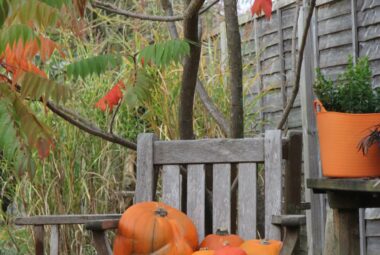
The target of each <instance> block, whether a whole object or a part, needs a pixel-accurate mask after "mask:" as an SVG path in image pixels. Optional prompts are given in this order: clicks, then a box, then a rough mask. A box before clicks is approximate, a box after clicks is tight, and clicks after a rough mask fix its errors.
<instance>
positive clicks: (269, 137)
mask: <svg viewBox="0 0 380 255" xmlns="http://www.w3.org/2000/svg"><path fill="white" fill-rule="evenodd" d="M264 145H265V238H268V239H276V240H281V228H280V227H279V226H276V225H273V224H272V215H281V213H282V203H281V199H282V185H281V184H282V148H281V131H280V130H270V131H267V132H266V133H265V143H264Z"/></svg>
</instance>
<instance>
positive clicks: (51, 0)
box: [40, 0, 72, 9]
mask: <svg viewBox="0 0 380 255" xmlns="http://www.w3.org/2000/svg"><path fill="white" fill-rule="evenodd" d="M40 1H41V2H44V3H45V4H47V5H50V6H51V7H54V8H57V9H61V7H62V5H66V6H68V5H70V4H72V2H71V1H70V0H40Z"/></svg>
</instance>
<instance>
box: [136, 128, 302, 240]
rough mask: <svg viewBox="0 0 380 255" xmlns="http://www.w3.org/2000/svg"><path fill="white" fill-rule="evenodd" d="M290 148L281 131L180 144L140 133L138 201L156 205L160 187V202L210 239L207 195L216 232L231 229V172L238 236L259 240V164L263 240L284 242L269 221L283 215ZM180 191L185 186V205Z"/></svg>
mask: <svg viewBox="0 0 380 255" xmlns="http://www.w3.org/2000/svg"><path fill="white" fill-rule="evenodd" d="M287 144H289V143H288V142H287V139H285V138H282V133H281V131H279V130H271V131H266V132H265V137H262V138H246V139H205V140H180V141H158V140H157V139H156V138H155V136H154V135H153V134H140V135H139V137H138V143H137V181H136V191H135V202H140V201H153V200H155V199H156V194H155V193H156V187H157V186H159V187H162V189H160V190H161V195H160V196H159V197H160V201H163V202H164V203H167V204H169V205H171V206H173V207H176V208H178V209H181V210H183V211H185V212H186V213H187V215H189V216H190V217H191V218H192V219H193V222H194V223H195V225H196V227H197V229H198V233H199V238H200V240H201V239H203V237H204V236H205V235H206V233H205V224H206V221H207V219H206V217H205V211H206V210H205V208H206V207H205V204H206V197H207V196H209V197H212V229H213V232H215V231H216V229H218V228H224V229H228V230H231V205H234V204H235V203H232V200H233V199H231V175H233V173H232V172H231V170H237V173H236V176H237V186H238V187H237V190H238V194H237V203H236V204H237V205H236V206H237V217H236V219H237V233H238V234H239V235H240V236H242V237H243V238H244V239H251V238H255V237H256V233H257V227H256V226H257V172H258V164H264V171H265V175H264V177H265V185H264V190H265V200H264V204H265V238H270V239H281V229H280V228H279V227H278V226H276V225H273V224H272V223H271V219H272V215H281V214H282V213H284V207H283V197H284V196H283V186H284V185H283V180H284V178H283V167H282V166H283V165H284V161H283V158H284V156H285V158H286V157H288V156H289V155H288V154H289V151H288V150H286V152H285V153H283V147H284V146H286V145H287ZM284 148H285V147H284ZM298 156H299V157H300V156H301V155H298ZM206 170H207V171H212V188H211V190H212V191H211V192H212V194H207V193H209V192H210V190H208V189H207V185H206ZM159 171H161V174H160V178H159V177H158V176H159V175H158V173H159ZM157 180H160V182H161V183H159V184H157ZM183 181H185V182H186V185H183V184H184V183H182V182H183ZM182 187H186V194H187V197H186V198H185V199H184V200H183V198H182V195H183V190H182ZM210 195H211V196H210ZM184 203H185V204H184Z"/></svg>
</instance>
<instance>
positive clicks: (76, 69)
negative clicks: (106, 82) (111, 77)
mask: <svg viewBox="0 0 380 255" xmlns="http://www.w3.org/2000/svg"><path fill="white" fill-rule="evenodd" d="M121 63H122V58H121V57H120V56H115V55H100V56H96V57H91V58H87V59H83V60H80V61H78V62H75V63H72V64H70V65H68V66H67V67H66V70H67V74H68V75H69V76H71V77H74V79H78V78H79V77H81V78H83V79H84V78H86V77H87V76H89V75H93V74H96V75H100V74H101V73H104V72H105V71H107V70H110V69H113V68H115V67H116V66H119V65H120V64H121Z"/></svg>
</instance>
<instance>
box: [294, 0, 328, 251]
mask: <svg viewBox="0 0 380 255" xmlns="http://www.w3.org/2000/svg"><path fill="white" fill-rule="evenodd" d="M308 8H310V7H309V1H308V0H303V7H302V8H301V10H300V11H301V12H300V18H299V22H298V31H299V32H298V38H299V41H300V39H301V38H302V33H303V30H304V27H305V20H306V15H307V13H308ZM311 37H312V30H311V29H309V35H308V40H307V44H306V48H305V53H304V57H303V64H302V72H301V83H300V97H301V109H302V112H301V115H302V130H303V144H304V146H303V152H304V153H303V155H304V169H305V180H306V179H308V178H318V177H320V169H319V150H318V141H317V131H316V120H315V114H314V111H313V100H314V94H313V79H314V77H313V73H314V67H313V48H312V40H311V39H312V38H311ZM305 187H306V185H305ZM305 200H306V202H310V204H311V209H310V210H308V211H307V212H306V219H307V238H308V247H309V255H321V254H322V249H323V239H324V220H323V219H324V213H325V210H324V202H323V197H322V196H321V195H317V194H313V193H312V191H311V190H309V189H307V188H305Z"/></svg>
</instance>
